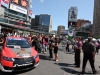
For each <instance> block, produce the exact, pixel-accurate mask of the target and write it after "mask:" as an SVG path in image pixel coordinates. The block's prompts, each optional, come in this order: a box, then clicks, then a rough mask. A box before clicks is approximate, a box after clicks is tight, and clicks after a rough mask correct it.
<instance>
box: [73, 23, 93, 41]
mask: <svg viewBox="0 0 100 75" xmlns="http://www.w3.org/2000/svg"><path fill="white" fill-rule="evenodd" d="M92 30H93V24H91V23H84V24H83V25H82V26H81V27H80V28H78V29H77V30H76V31H75V32H74V37H77V36H81V37H82V38H83V39H87V37H92V36H93V34H92Z"/></svg>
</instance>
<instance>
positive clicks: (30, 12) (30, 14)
mask: <svg viewBox="0 0 100 75" xmlns="http://www.w3.org/2000/svg"><path fill="white" fill-rule="evenodd" d="M29 3H30V4H29V5H30V10H29V16H30V17H32V15H33V11H32V8H33V5H32V0H30V2H29Z"/></svg>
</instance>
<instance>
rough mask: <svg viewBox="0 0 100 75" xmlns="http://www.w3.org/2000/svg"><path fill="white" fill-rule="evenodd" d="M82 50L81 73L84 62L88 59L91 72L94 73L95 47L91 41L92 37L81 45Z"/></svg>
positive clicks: (83, 70)
mask: <svg viewBox="0 0 100 75" xmlns="http://www.w3.org/2000/svg"><path fill="white" fill-rule="evenodd" d="M82 50H83V65H82V74H84V73H85V67H86V63H87V61H88V60H89V62H90V65H91V68H92V71H93V74H96V73H97V72H96V69H95V66H94V61H95V54H96V47H95V45H94V43H93V42H92V38H91V37H90V38H88V41H87V42H85V43H84V44H83V46H82Z"/></svg>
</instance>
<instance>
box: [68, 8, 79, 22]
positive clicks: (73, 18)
mask: <svg viewBox="0 0 100 75" xmlns="http://www.w3.org/2000/svg"><path fill="white" fill-rule="evenodd" d="M68 13H69V14H68V21H70V22H77V13H78V9H77V7H71V8H70V9H69V12H68Z"/></svg>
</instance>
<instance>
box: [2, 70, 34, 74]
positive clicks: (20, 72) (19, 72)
mask: <svg viewBox="0 0 100 75" xmlns="http://www.w3.org/2000/svg"><path fill="white" fill-rule="evenodd" d="M33 69H35V68H31V69H28V70H24V71H18V72H12V73H4V72H1V71H0V75H18V74H22V73H26V72H29V71H31V70H33Z"/></svg>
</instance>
